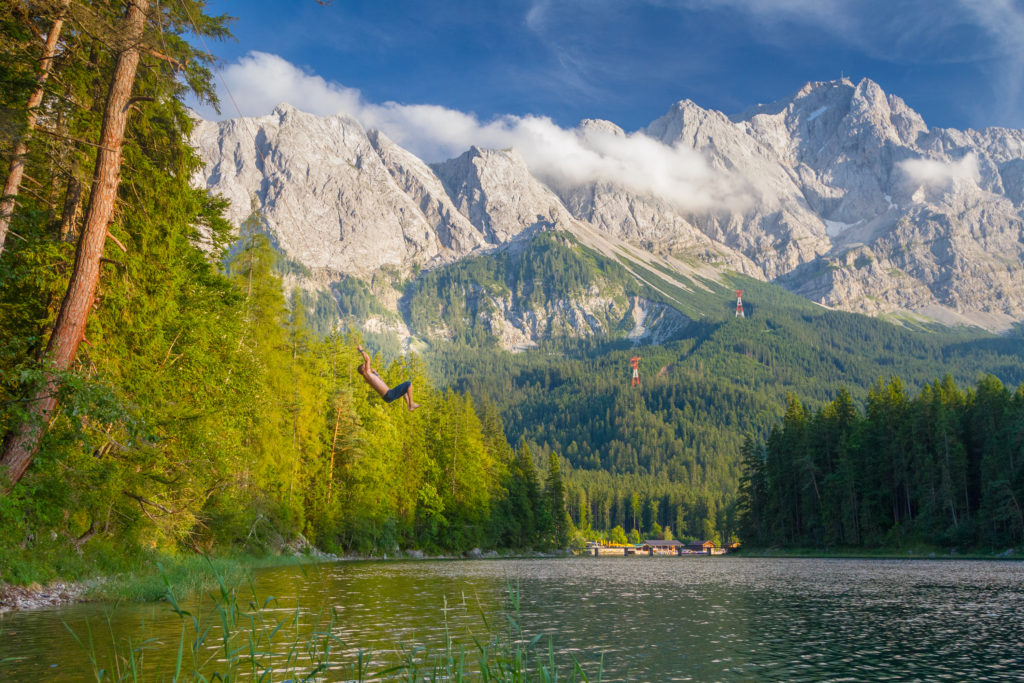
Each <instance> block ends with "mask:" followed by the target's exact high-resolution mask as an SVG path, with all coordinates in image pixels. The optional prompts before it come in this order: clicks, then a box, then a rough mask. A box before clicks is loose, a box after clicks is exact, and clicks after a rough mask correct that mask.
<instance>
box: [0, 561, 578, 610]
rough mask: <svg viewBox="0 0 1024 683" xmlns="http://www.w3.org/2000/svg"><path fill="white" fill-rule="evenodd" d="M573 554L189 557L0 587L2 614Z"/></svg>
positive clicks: (155, 599)
mask: <svg viewBox="0 0 1024 683" xmlns="http://www.w3.org/2000/svg"><path fill="white" fill-rule="evenodd" d="M569 556H571V553H570V552H569V551H564V552H563V551H555V552H540V551H535V552H533V551H531V552H511V551H504V552H499V551H496V550H490V551H486V552H485V551H481V550H479V549H477V548H474V549H473V550H471V551H469V552H466V553H463V554H461V555H428V554H426V553H424V552H422V551H419V550H410V551H404V552H398V553H394V554H386V553H382V554H381V555H377V556H374V555H356V554H348V555H334V554H332V553H325V552H322V551H320V550H317V549H316V548H311V549H309V552H307V553H295V554H290V555H285V554H280V555H267V556H261V557H257V556H248V555H239V556H225V557H216V556H215V557H206V556H201V555H190V556H184V557H174V556H166V557H159V558H153V559H152V561H151V562H147V563H146V564H145V565H142V566H140V567H138V568H137V569H136V570H134V571H132V572H126V573H123V574H114V575H107V576H93V577H89V578H86V579H82V580H80V581H68V580H64V579H55V580H53V581H50V582H48V583H47V584H45V585H42V584H40V583H31V584H28V585H25V586H19V585H14V584H10V583H0V615H3V614H6V613H11V612H22V611H29V610H37V609H49V608H56V607H67V606H69V605H74V604H79V603H86V602H110V603H112V602H118V601H130V602H157V601H160V600H162V599H163V598H164V595H166V592H167V590H168V589H170V590H171V591H172V592H173V593H174V594H175V596H177V597H179V598H180V597H181V596H183V595H186V596H187V595H190V594H195V593H197V592H200V591H202V590H206V589H210V588H213V587H215V586H216V585H217V580H218V576H222V575H225V574H228V575H243V574H245V573H247V572H250V571H252V570H257V569H270V568H275V567H285V566H288V565H296V566H300V565H320V564H328V563H336V562H413V561H430V560H474V559H475V560H481V559H516V558H524V559H525V558H544V557H551V558H554V557H569Z"/></svg>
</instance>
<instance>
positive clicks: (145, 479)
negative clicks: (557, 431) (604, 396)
mask: <svg viewBox="0 0 1024 683" xmlns="http://www.w3.org/2000/svg"><path fill="white" fill-rule="evenodd" d="M203 4H204V3H202V2H196V1H194V0H187V1H185V2H176V3H166V4H164V5H159V4H154V5H152V6H150V5H149V4H148V3H146V2H135V3H131V4H130V5H124V6H122V5H121V4H120V3H113V4H106V3H73V4H70V3H68V2H63V1H61V0H55V1H54V2H51V3H37V4H36V5H32V11H31V12H29V11H28V10H26V9H25V8H26V7H27V6H26V5H25V4H24V3H9V2H4V3H0V9H2V11H0V33H2V35H0V50H2V52H0V60H2V62H0V63H2V66H3V69H2V71H0V78H2V83H0V98H2V100H3V101H2V104H3V107H4V108H3V114H4V118H3V124H4V125H3V129H2V132H3V136H4V137H3V142H4V146H3V151H4V160H5V161H6V162H8V163H9V164H10V168H11V170H10V171H9V172H8V174H7V176H6V177H8V178H15V177H16V176H17V175H18V174H17V173H15V170H16V169H18V168H20V169H21V170H22V171H23V174H21V176H20V179H19V182H17V183H12V182H8V186H7V189H6V190H5V195H6V196H7V197H8V198H10V199H12V200H14V201H13V202H12V203H9V204H8V203H5V204H4V211H5V214H4V219H5V222H4V226H3V227H4V231H3V236H5V237H6V240H5V241H3V242H2V243H0V248H2V250H0V434H2V435H3V437H4V441H3V451H2V455H0V473H2V479H3V482H2V485H0V527H2V528H3V529H4V530H5V531H4V533H3V534H2V536H0V581H28V580H45V579H47V578H51V577H52V576H53V575H55V574H58V575H61V576H63V577H65V578H71V577H74V576H75V575H78V574H81V573H83V572H95V571H110V570H116V569H119V568H124V567H130V566H133V565H135V564H137V563H138V562H139V561H140V560H141V559H142V558H143V557H146V556H148V554H149V553H152V552H154V551H156V552H169V553H176V552H226V551H231V550H238V549H241V550H245V551H249V552H259V551H262V550H265V549H280V548H281V547H282V546H283V544H285V543H286V542H290V541H292V540H294V539H295V538H297V537H298V536H299V535H300V534H304V535H305V536H306V537H308V538H309V539H310V540H312V541H313V542H314V543H316V544H318V545H319V546H320V547H321V548H323V549H326V550H335V551H345V550H355V551H359V552H363V553H392V552H394V551H395V550H396V549H398V548H421V549H425V550H432V551H439V550H444V551H464V550H467V549H470V548H473V547H548V546H554V545H561V546H564V545H565V544H566V543H567V542H568V539H567V533H568V529H567V527H566V525H565V523H564V513H562V512H561V510H562V505H563V504H562V496H563V489H562V486H561V480H560V473H559V470H558V467H557V465H558V463H557V461H550V462H549V463H548V467H547V468H546V471H545V473H544V474H541V473H538V472H537V471H535V468H534V460H533V458H532V456H531V455H530V452H529V449H528V448H527V447H526V446H523V447H521V448H520V449H519V450H518V451H517V452H513V449H512V448H510V447H509V445H508V443H507V441H506V440H505V436H504V433H503V427H502V424H501V420H500V418H499V417H498V416H497V413H496V412H495V411H494V410H493V409H492V408H489V407H488V406H486V405H476V404H474V402H473V399H472V398H471V397H470V396H469V395H467V394H464V393H458V392H453V391H450V390H442V389H438V388H435V387H434V386H432V385H431V383H430V382H429V381H428V380H427V379H426V376H425V373H424V369H423V366H422V363H421V362H420V361H418V360H417V359H416V357H414V356H410V357H409V359H408V360H407V361H403V362H391V363H381V359H380V358H377V359H376V360H375V364H376V367H377V368H378V369H379V370H380V373H381V375H382V376H383V378H384V379H385V381H387V382H389V383H391V384H397V383H398V382H400V381H403V380H406V379H411V380H412V382H413V386H414V387H415V396H416V399H417V401H419V402H420V403H422V404H423V407H422V408H420V409H419V410H417V411H416V412H412V413H410V412H409V411H407V410H405V409H404V407H400V406H399V404H397V403H395V404H391V405H388V404H385V403H384V402H383V401H381V400H380V398H379V397H378V396H377V394H376V393H375V392H373V391H372V390H371V389H370V388H369V387H367V386H366V385H365V384H364V383H363V380H362V378H361V377H360V376H359V375H358V374H357V373H356V372H355V367H356V365H357V363H358V362H359V360H360V359H359V356H358V354H357V353H356V345H357V344H358V343H359V341H360V338H359V337H357V336H343V335H341V334H332V335H327V336H323V335H321V334H317V333H315V332H314V331H313V330H312V329H311V327H310V325H309V324H308V322H307V312H314V311H315V305H313V306H311V307H310V308H311V311H307V307H306V306H304V305H299V304H298V303H297V302H300V301H302V295H301V294H300V293H298V292H293V293H289V294H288V296H286V295H285V293H284V289H283V286H282V274H283V273H284V272H285V271H286V270H287V269H288V268H289V267H291V266H289V264H287V263H286V262H284V261H282V259H281V258H280V255H279V254H278V253H277V252H276V251H275V250H274V249H273V247H272V244H271V241H270V240H269V239H268V237H267V236H266V235H265V234H264V233H263V231H262V229H261V224H262V223H261V221H260V220H259V218H258V217H253V219H252V220H250V221H247V223H246V225H244V226H243V228H242V231H241V235H240V236H239V237H238V239H237V240H235V239H233V238H231V237H230V236H229V231H230V226H228V224H227V223H226V222H225V221H224V220H223V219H222V218H221V212H222V210H223V204H222V203H221V202H219V201H218V200H217V199H215V198H211V197H210V196H208V195H207V193H206V192H205V191H204V190H199V189H196V188H194V187H192V186H191V184H190V178H191V177H192V173H193V171H194V170H195V168H196V166H197V164H198V160H197V158H196V156H195V154H194V152H193V150H192V149H191V148H190V147H189V146H188V144H187V140H188V136H189V131H190V129H191V126H192V125H193V121H192V119H191V118H190V116H189V115H188V113H187V111H186V109H185V107H184V106H183V104H182V99H183V97H184V94H185V92H186V90H189V89H191V90H192V91H193V92H194V93H196V94H198V95H200V96H207V97H209V96H210V94H211V90H210V82H209V78H210V75H209V73H208V72H207V71H206V69H205V66H204V65H205V64H207V63H208V61H209V59H210V58H209V56H208V55H205V54H203V53H201V52H198V51H196V50H195V49H193V48H192V47H190V46H189V45H188V44H187V43H186V42H185V40H184V36H185V35H186V34H191V35H196V34H204V35H205V36H207V37H223V36H225V35H226V30H225V22H224V20H223V18H216V17H209V16H204V15H203V13H202V11H203ZM36 10H38V11H36ZM194 22H198V23H194ZM58 31H59V36H58V34H57V32H58ZM46 34H49V35H50V36H52V37H54V39H55V40H54V41H53V44H52V45H51V44H50V43H46V44H44V43H43V36H44V35H46ZM132 35H134V38H133V37H132ZM57 38H59V40H57ZM45 50H51V54H52V57H53V58H52V59H51V60H49V61H47V60H46V59H44V60H43V61H42V62H41V61H40V56H41V55H45ZM41 63H42V64H43V68H46V69H48V71H47V72H45V74H46V75H47V76H48V77H47V78H45V79H44V78H42V75H43V73H44V72H41V71H40V64H41ZM128 67H134V68H132V69H129V68H128ZM33 93H38V94H39V98H38V99H37V100H36V99H31V98H33ZM40 102H41V104H40ZM114 110H116V111H114ZM119 115H123V118H122V119H120V120H115V119H117V117H118V116H119ZM97 141H99V142H97ZM90 178H92V180H91V181H90ZM8 218H9V219H10V220H9V222H7V219H8ZM308 303H313V304H315V302H308Z"/></svg>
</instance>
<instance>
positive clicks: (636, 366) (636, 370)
mask: <svg viewBox="0 0 1024 683" xmlns="http://www.w3.org/2000/svg"><path fill="white" fill-rule="evenodd" d="M629 362H630V364H631V365H632V366H633V381H632V382H631V383H630V385H629V386H631V387H637V386H640V356H633V357H632V358H630V359H629Z"/></svg>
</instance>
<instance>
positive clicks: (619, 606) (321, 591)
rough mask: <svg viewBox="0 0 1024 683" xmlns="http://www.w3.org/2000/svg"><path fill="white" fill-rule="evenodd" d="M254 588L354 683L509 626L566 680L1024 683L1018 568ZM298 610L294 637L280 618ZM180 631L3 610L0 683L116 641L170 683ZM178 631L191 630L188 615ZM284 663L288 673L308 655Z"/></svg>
mask: <svg viewBox="0 0 1024 683" xmlns="http://www.w3.org/2000/svg"><path fill="white" fill-rule="evenodd" d="M252 591H255V594H256V596H258V597H257V599H256V600H255V601H254V602H258V603H259V604H260V605H262V604H263V603H264V601H266V606H265V607H263V608H261V609H260V612H259V615H260V617H261V618H263V619H264V620H265V622H266V623H267V624H269V625H271V626H272V625H274V624H275V623H279V622H281V621H284V622H286V626H284V627H282V628H281V629H280V630H279V631H278V632H277V633H276V634H274V637H275V640H273V641H272V644H271V645H268V646H266V649H268V650H269V649H273V648H277V649H278V651H279V652H280V653H284V652H285V651H286V650H287V649H288V648H289V646H290V644H291V643H292V642H294V641H296V640H297V641H299V642H307V641H308V640H309V638H308V636H309V634H310V633H312V632H313V630H314V629H317V630H319V631H320V632H321V633H324V634H326V633H330V635H331V636H333V638H332V639H331V642H333V643H335V646H334V647H335V648H336V652H337V655H338V656H339V657H340V658H341V659H342V660H343V661H342V662H341V663H339V665H338V666H337V667H336V668H332V669H329V670H328V671H327V672H326V673H325V674H323V675H322V677H321V678H320V679H319V680H349V679H351V678H352V677H353V673H352V672H353V671H354V669H353V667H354V666H356V664H353V662H358V660H359V657H360V652H362V657H363V661H364V664H365V663H366V662H368V664H366V666H367V670H368V671H370V672H371V673H372V672H374V671H377V672H379V671H381V670H383V669H384V668H385V667H386V665H388V664H389V663H394V662H395V661H398V660H399V658H400V657H401V654H399V653H402V652H405V653H407V654H408V653H419V655H422V653H424V652H426V653H440V652H443V651H444V650H445V643H446V642H447V641H446V639H449V638H450V639H451V641H452V642H454V643H455V645H454V646H453V648H454V649H455V650H457V649H458V647H460V646H463V645H464V646H466V647H467V648H468V652H469V653H470V654H472V653H473V652H474V651H475V650H474V648H475V646H474V638H476V640H477V642H486V641H487V637H488V634H493V633H495V632H496V631H501V630H504V632H508V631H509V629H510V624H511V623H512V622H511V621H510V618H511V619H512V620H514V621H515V623H516V625H517V626H518V628H519V629H520V630H521V636H517V637H519V639H520V640H521V641H525V642H526V643H529V642H530V641H532V640H533V638H534V636H537V635H540V636H541V638H540V639H539V640H538V641H537V643H536V644H535V645H534V649H539V650H540V651H541V652H542V655H543V657H544V658H545V660H546V658H547V656H548V654H547V653H548V643H549V642H550V643H551V649H552V652H553V654H554V656H555V661H556V663H557V665H558V668H559V670H560V671H561V673H562V675H563V676H564V677H565V678H564V680H568V676H567V674H569V673H570V672H571V670H572V668H573V661H574V659H575V661H577V662H579V665H580V668H581V669H582V671H583V672H584V673H585V674H586V675H587V677H588V678H589V680H591V681H596V680H597V678H598V672H599V671H600V670H601V669H602V668H603V680H605V681H671V680H696V681H712V680H775V681H819V680H872V681H873V680H951V681H967V680H970V681H997V680H1018V681H1019V680H1024V563H1021V562H1000V561H959V560H848V559H797V558H779V559H775V558H744V557H741V556H727V557H700V558H696V557H645V556H641V557H629V558H626V557H621V558H619V557H598V558H595V557H573V558H557V559H555V558H551V559H546V558H543V559H493V560H451V561H438V560H421V561H404V562H339V563H336V564H326V565H314V566H311V567H305V569H304V570H299V569H296V568H294V567H288V568H276V569H268V570H261V571H259V572H257V573H255V574H254V575H253V577H252V588H251V589H250V587H249V586H248V585H245V586H244V587H243V589H242V591H241V592H242V594H243V595H246V597H244V598H240V599H239V604H240V606H241V607H242V609H243V611H245V612H250V613H251V610H250V607H249V602H250V599H251V595H252ZM510 594H511V598H510ZM515 598H517V599H518V607H517V606H516V605H515ZM183 608H185V609H189V610H190V611H191V612H193V613H194V614H196V615H197V616H199V618H200V628H201V630H202V629H205V628H206V626H207V625H209V626H210V632H209V634H208V636H207V640H206V642H204V643H203V645H202V646H201V647H200V648H198V651H197V653H196V657H197V658H200V659H203V660H208V661H209V664H210V666H211V667H214V668H215V667H216V666H218V660H219V661H220V663H221V664H222V663H223V658H224V650H223V647H222V646H221V642H220V639H219V634H220V630H219V625H218V624H219V620H218V618H217V615H216V613H215V612H212V611H211V608H210V601H209V600H207V601H206V605H205V607H204V606H203V605H201V604H191V605H188V606H183ZM295 614H298V615H299V616H298V622H299V623H298V626H295V625H292V624H291V623H290V622H289V621H288V620H289V618H290V617H291V616H293V615H295ZM332 614H333V619H332V616H331V615H332ZM243 620H244V619H243ZM182 625H183V621H182V619H181V618H180V617H179V616H178V615H176V614H175V613H174V612H173V611H172V610H171V607H170V605H169V604H167V603H153V604H125V605H117V606H114V605H109V604H108V605H99V604H81V605H75V606H71V607H67V608H60V609H48V610H39V611H33V612H21V613H11V614H6V615H3V616H0V680H4V681H7V680H13V681H49V680H55V681H79V680H81V681H85V680H96V678H95V674H94V667H93V665H92V664H91V663H90V656H93V657H95V659H96V662H97V664H96V666H98V667H101V668H105V669H107V670H108V671H110V672H113V673H117V672H118V670H120V672H121V673H124V672H125V667H126V666H127V665H126V663H125V662H124V661H123V660H122V661H121V663H117V661H116V660H115V659H113V658H112V656H111V651H112V649H113V648H112V646H111V643H112V642H113V643H119V645H118V646H117V647H118V650H119V651H120V652H121V653H122V654H123V653H124V652H127V651H129V650H131V649H132V648H142V649H141V652H142V654H143V664H142V670H143V672H144V676H143V680H170V679H171V675H172V673H173V670H174V665H175V662H176V659H177V656H178V655H177V653H178V645H179V642H180V636H181V632H182ZM186 626H187V630H188V631H189V632H191V630H192V628H193V626H192V622H191V621H187V624H186ZM269 630H271V629H269V628H265V629H264V631H263V632H264V633H266V632H267V631H269ZM72 632H74V635H72ZM516 633H517V634H518V633H519V631H516ZM128 637H131V639H132V641H131V642H132V644H131V646H128V645H127V638H128ZM549 637H550V640H549ZM76 638H77V639H76ZM90 638H91V641H92V643H93V645H92V646H91V647H89V646H88V643H89V642H90ZM79 641H81V644H80V642H79ZM189 642H191V640H190V641H189ZM417 648H424V649H423V650H420V649H417ZM300 649H301V648H300ZM185 656H186V657H188V656H189V655H188V653H187V652H186V655H185ZM280 656H281V657H283V656H284V655H283V654H281V655H280ZM295 657H296V660H297V661H299V662H300V667H299V668H300V670H301V665H302V660H303V657H305V654H303V653H302V652H297V654H295ZM602 658H603V665H602ZM115 678H116V676H115ZM243 678H244V677H243ZM108 680H109V679H108ZM274 680H281V678H280V677H277V676H275V677H274ZM560 680H562V677H560Z"/></svg>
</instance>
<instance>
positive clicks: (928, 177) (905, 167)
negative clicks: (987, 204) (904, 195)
mask: <svg viewBox="0 0 1024 683" xmlns="http://www.w3.org/2000/svg"><path fill="white" fill-rule="evenodd" d="M897 167H898V168H899V169H900V170H901V171H903V173H904V174H905V175H906V176H907V179H908V180H909V181H910V182H911V183H913V184H914V185H917V186H926V187H931V188H939V189H945V188H949V187H951V186H952V185H953V184H954V183H956V182H957V181H960V180H966V181H970V182H973V183H975V184H977V183H978V181H979V180H981V174H980V172H979V170H978V157H977V156H975V155H974V154H968V155H966V156H965V157H964V158H962V159H960V160H959V161H941V160H938V159H907V160H906V161H901V162H899V163H898V164H897Z"/></svg>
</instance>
